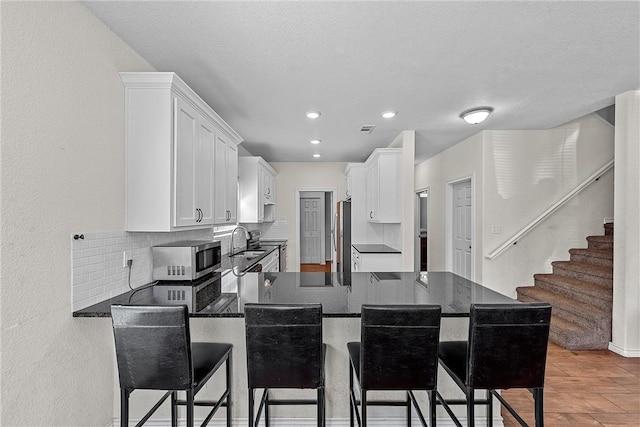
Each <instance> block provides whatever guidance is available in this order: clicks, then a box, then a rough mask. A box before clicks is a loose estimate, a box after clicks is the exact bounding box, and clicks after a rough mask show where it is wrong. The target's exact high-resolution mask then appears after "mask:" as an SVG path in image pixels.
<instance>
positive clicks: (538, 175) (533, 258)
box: [482, 114, 613, 298]
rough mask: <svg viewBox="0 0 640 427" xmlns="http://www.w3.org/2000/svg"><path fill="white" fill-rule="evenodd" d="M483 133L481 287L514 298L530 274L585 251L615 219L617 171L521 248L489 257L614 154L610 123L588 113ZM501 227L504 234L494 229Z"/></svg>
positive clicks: (531, 235)
mask: <svg viewBox="0 0 640 427" xmlns="http://www.w3.org/2000/svg"><path fill="white" fill-rule="evenodd" d="M483 138H484V153H483V157H484V165H485V168H484V188H483V192H482V197H483V205H484V211H483V220H482V221H483V228H482V233H483V242H484V247H483V258H482V262H483V268H482V277H483V280H484V284H486V285H488V286H490V287H491V288H492V289H494V290H497V291H498V292H501V293H503V294H505V295H508V296H510V297H514V298H515V297H516V292H515V288H516V287H517V286H530V285H533V283H534V282H533V275H534V274H537V273H551V262H552V261H562V260H568V259H569V252H568V251H569V249H570V248H586V247H587V241H586V237H587V236H591V235H603V234H604V228H603V219H604V218H605V217H611V216H613V171H609V172H607V173H606V174H605V175H604V176H602V177H601V178H600V180H599V181H598V182H595V183H593V184H591V185H590V186H589V187H587V188H586V189H585V190H583V191H582V193H580V194H578V195H577V196H576V197H574V198H573V199H571V200H570V201H569V202H568V203H567V204H565V205H564V206H563V207H562V208H560V209H559V210H558V211H556V212H555V213H554V214H553V215H551V216H550V217H549V218H547V219H546V220H544V221H543V222H541V223H540V224H539V225H538V226H537V227H536V228H534V229H533V230H532V231H531V232H530V233H529V234H527V235H526V236H524V237H523V238H522V239H520V240H519V241H518V243H517V245H514V246H510V247H509V249H507V250H506V251H505V252H503V253H502V254H501V255H499V256H498V257H496V258H494V259H493V260H489V259H486V258H484V256H485V255H488V254H489V253H491V252H492V251H493V250H495V249H496V248H497V247H499V246H500V245H501V244H502V243H504V242H505V241H506V240H507V239H509V238H510V237H511V236H513V235H514V234H515V233H517V232H518V231H520V230H521V229H522V227H524V226H526V225H527V224H528V223H529V222H530V221H532V220H533V219H535V218H536V217H537V216H538V215H539V214H541V213H542V212H543V211H544V210H545V209H547V208H549V207H550V206H551V205H553V204H554V203H555V202H557V201H558V200H560V199H561V198H562V197H563V196H564V195H566V194H567V193H568V192H570V191H571V190H573V189H574V188H575V187H576V186H577V185H579V184H580V183H582V182H583V181H584V180H585V179H586V178H587V177H589V176H590V175H591V174H592V173H594V172H595V171H597V170H598V169H600V168H601V167H602V166H603V165H604V164H605V163H607V162H608V161H610V160H611V159H613V127H612V126H611V125H610V124H608V123H606V122H605V121H604V120H602V119H601V118H600V117H598V116H596V115H594V114H589V115H587V116H584V117H581V118H579V119H576V120H573V121H571V122H569V123H565V124H563V125H560V126H557V127H555V128H553V129H548V130H529V131H515V130H509V131H486V132H483ZM493 226H498V227H500V230H501V232H500V233H499V234H494V233H492V227H493Z"/></svg>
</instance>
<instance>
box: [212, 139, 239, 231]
mask: <svg viewBox="0 0 640 427" xmlns="http://www.w3.org/2000/svg"><path fill="white" fill-rule="evenodd" d="M215 151H216V156H215V157H216V161H215V168H214V170H215V178H214V183H215V191H214V195H215V215H214V217H215V220H214V222H215V224H235V223H237V222H238V147H237V146H236V145H235V144H234V143H232V142H231V141H229V140H228V139H226V138H225V137H223V136H222V135H218V136H217V137H216V144H215Z"/></svg>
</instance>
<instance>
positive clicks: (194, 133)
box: [173, 97, 200, 227]
mask: <svg viewBox="0 0 640 427" xmlns="http://www.w3.org/2000/svg"><path fill="white" fill-rule="evenodd" d="M174 108H175V112H174V114H175V135H176V139H175V142H174V162H175V164H174V174H175V191H174V195H173V197H174V206H175V223H174V225H175V226H177V227H180V226H187V225H193V224H196V221H197V220H198V219H199V218H200V214H199V212H198V211H197V206H196V174H195V170H194V159H195V154H196V146H197V145H198V120H197V119H196V116H197V113H196V111H195V109H194V108H192V107H191V106H190V105H189V104H187V103H186V102H185V101H183V100H182V99H181V98H178V97H176V98H174Z"/></svg>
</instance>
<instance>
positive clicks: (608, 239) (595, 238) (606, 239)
mask: <svg viewBox="0 0 640 427" xmlns="http://www.w3.org/2000/svg"><path fill="white" fill-rule="evenodd" d="M589 240H590V241H593V242H604V243H607V242H613V236H589V237H587V241H589Z"/></svg>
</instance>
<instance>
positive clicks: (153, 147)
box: [120, 73, 242, 232]
mask: <svg viewBox="0 0 640 427" xmlns="http://www.w3.org/2000/svg"><path fill="white" fill-rule="evenodd" d="M120 76H121V79H122V82H123V85H124V88H125V191H126V199H125V200H126V203H125V205H126V212H125V221H126V224H125V228H126V230H127V231H146V232H154V231H163V232H165V231H174V230H188V229H195V228H202V227H211V225H212V224H213V222H214V209H215V208H214V205H215V198H214V193H213V187H214V184H215V183H214V168H215V147H214V146H215V141H216V138H218V137H223V138H227V139H228V140H229V141H232V143H233V144H235V145H237V144H239V143H240V142H241V141H242V138H240V136H239V135H238V134H237V133H236V132H235V131H234V130H233V129H231V127H229V125H228V124H226V123H225V122H224V120H222V119H221V118H220V117H219V116H218V115H217V114H216V113H215V112H214V111H213V110H212V109H211V108H210V107H209V106H208V105H207V104H206V103H204V102H203V101H202V99H200V97H198V95H197V94H196V93H195V92H193V91H192V90H191V89H190V88H189V86H187V85H186V84H185V83H184V82H183V81H182V80H181V79H180V78H179V77H178V76H177V75H176V74H175V73H120Z"/></svg>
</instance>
